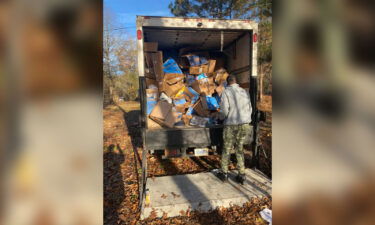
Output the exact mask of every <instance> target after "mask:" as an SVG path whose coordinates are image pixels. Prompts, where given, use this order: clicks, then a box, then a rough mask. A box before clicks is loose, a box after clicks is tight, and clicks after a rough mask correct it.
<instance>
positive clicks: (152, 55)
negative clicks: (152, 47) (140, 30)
mask: <svg viewBox="0 0 375 225" xmlns="http://www.w3.org/2000/svg"><path fill="white" fill-rule="evenodd" d="M144 55H145V63H146V67H147V69H146V71H145V76H146V77H148V78H151V79H156V80H157V81H161V80H163V77H164V72H163V52H162V51H158V52H145V54H144ZM147 70H148V71H147Z"/></svg>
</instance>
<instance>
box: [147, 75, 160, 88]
mask: <svg viewBox="0 0 375 225" xmlns="http://www.w3.org/2000/svg"><path fill="white" fill-rule="evenodd" d="M150 85H155V87H159V84H158V82H157V81H156V80H155V79H151V78H147V77H146V87H147V88H149V87H150Z"/></svg>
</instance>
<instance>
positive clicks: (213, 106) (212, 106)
mask: <svg viewBox="0 0 375 225" xmlns="http://www.w3.org/2000/svg"><path fill="white" fill-rule="evenodd" d="M206 102H207V107H208V109H209V110H217V109H218V108H219V107H220V106H219V103H218V102H217V100H216V98H215V97H211V96H206Z"/></svg>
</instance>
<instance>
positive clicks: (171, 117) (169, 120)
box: [164, 108, 182, 128]
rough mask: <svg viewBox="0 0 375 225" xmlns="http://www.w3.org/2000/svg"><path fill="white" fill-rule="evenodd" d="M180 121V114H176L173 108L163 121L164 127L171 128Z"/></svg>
mask: <svg viewBox="0 0 375 225" xmlns="http://www.w3.org/2000/svg"><path fill="white" fill-rule="evenodd" d="M181 120H182V113H180V112H177V110H176V109H175V108H172V110H171V111H170V113H169V114H168V115H167V117H166V118H165V121H164V125H165V126H166V127H169V128H173V127H174V124H175V123H178V122H179V121H181Z"/></svg>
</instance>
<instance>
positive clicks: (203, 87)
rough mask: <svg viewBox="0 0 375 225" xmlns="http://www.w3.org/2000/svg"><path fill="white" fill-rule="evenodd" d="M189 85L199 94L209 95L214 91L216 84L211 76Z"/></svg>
mask: <svg viewBox="0 0 375 225" xmlns="http://www.w3.org/2000/svg"><path fill="white" fill-rule="evenodd" d="M191 87H192V88H193V89H194V90H195V91H196V92H198V93H199V94H201V95H208V96H211V95H212V94H213V93H215V88H216V85H215V83H214V82H213V78H212V77H210V78H208V79H201V80H196V81H194V83H193V84H192V86H191Z"/></svg>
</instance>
